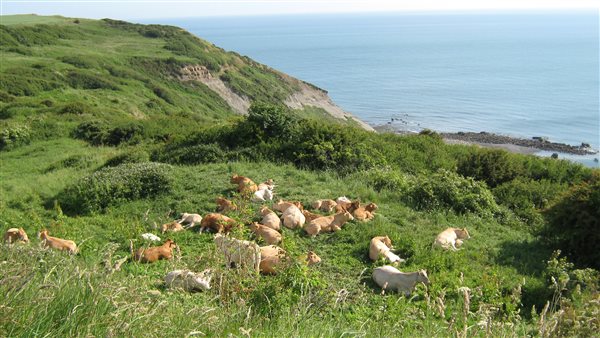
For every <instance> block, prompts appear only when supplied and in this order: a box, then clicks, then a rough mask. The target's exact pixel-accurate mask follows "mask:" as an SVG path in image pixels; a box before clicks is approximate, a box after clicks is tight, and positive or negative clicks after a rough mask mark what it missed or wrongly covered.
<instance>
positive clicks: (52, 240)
mask: <svg viewBox="0 0 600 338" xmlns="http://www.w3.org/2000/svg"><path fill="white" fill-rule="evenodd" d="M40 239H41V240H42V245H43V246H44V247H45V248H52V249H56V250H64V251H67V252H69V253H71V254H76V253H77V244H75V242H73V241H71V240H68V239H62V238H57V237H52V236H50V235H48V230H42V231H40Z"/></svg>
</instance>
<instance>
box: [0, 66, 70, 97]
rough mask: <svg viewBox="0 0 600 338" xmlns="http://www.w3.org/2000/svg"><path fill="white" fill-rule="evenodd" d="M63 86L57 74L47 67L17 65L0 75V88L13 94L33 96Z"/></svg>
mask: <svg viewBox="0 0 600 338" xmlns="http://www.w3.org/2000/svg"><path fill="white" fill-rule="evenodd" d="M63 86H64V85H63V83H62V80H61V79H60V78H59V77H58V75H57V74H55V73H53V72H52V71H51V70H48V69H44V70H39V69H33V68H28V67H17V68H11V69H8V70H6V72H5V73H3V74H2V76H0V89H1V90H4V91H5V92H6V93H8V94H10V95H14V96H33V95H37V94H39V93H41V92H44V91H49V90H53V89H57V88H62V87H63Z"/></svg>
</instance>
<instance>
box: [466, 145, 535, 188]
mask: <svg viewBox="0 0 600 338" xmlns="http://www.w3.org/2000/svg"><path fill="white" fill-rule="evenodd" d="M457 171H458V173H459V174H461V175H463V176H468V177H473V178H475V179H476V180H480V181H484V182H486V183H487V184H488V185H489V186H490V187H492V188H493V187H495V186H497V185H500V184H502V183H504V182H508V181H511V180H512V179H514V178H516V177H517V176H521V175H523V174H524V168H523V166H522V164H521V163H520V162H518V161H517V160H516V159H515V158H513V157H512V156H511V154H509V153H508V152H506V151H504V150H498V149H482V150H478V151H473V152H470V153H468V154H467V156H465V157H464V158H462V159H460V160H459V162H458V168H457Z"/></svg>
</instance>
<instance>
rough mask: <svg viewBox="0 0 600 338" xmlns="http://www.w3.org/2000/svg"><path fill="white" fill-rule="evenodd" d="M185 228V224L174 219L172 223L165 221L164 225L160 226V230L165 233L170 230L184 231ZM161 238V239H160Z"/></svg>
mask: <svg viewBox="0 0 600 338" xmlns="http://www.w3.org/2000/svg"><path fill="white" fill-rule="evenodd" d="M183 230H185V229H184V228H183V226H182V225H181V224H180V223H178V222H177V221H173V222H171V223H165V224H163V225H161V226H160V231H161V232H162V233H163V234H164V233H165V232H167V231H170V232H177V231H183ZM159 240H160V239H159Z"/></svg>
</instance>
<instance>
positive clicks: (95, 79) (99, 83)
mask: <svg viewBox="0 0 600 338" xmlns="http://www.w3.org/2000/svg"><path fill="white" fill-rule="evenodd" d="M67 78H68V79H67V80H68V82H69V85H70V86H71V87H73V88H78V89H110V90H117V89H119V87H117V85H116V84H115V83H113V82H112V81H110V80H107V79H106V76H104V77H103V76H100V75H95V74H92V73H87V72H82V71H71V72H69V74H68V75H67Z"/></svg>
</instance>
